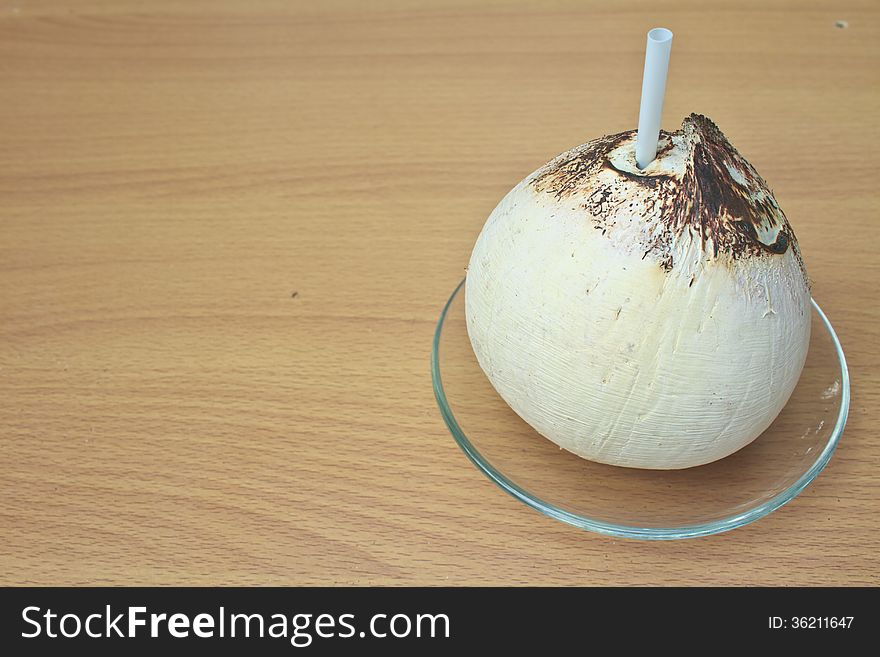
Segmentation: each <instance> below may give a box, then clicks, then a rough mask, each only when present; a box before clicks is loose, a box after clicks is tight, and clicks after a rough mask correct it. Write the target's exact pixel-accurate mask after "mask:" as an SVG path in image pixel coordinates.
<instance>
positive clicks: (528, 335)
mask: <svg viewBox="0 0 880 657" xmlns="http://www.w3.org/2000/svg"><path fill="white" fill-rule="evenodd" d="M635 138H636V133H635V131H630V132H623V133H620V134H617V135H611V136H606V137H602V138H600V139H596V140H594V141H591V142H588V143H586V144H584V145H582V146H579V147H577V148H575V149H573V150H571V151H569V152H567V153H564V154H562V155H560V156H559V157H557V158H556V159H554V160H552V161H551V162H549V163H548V164H547V165H545V166H543V167H542V168H540V169H539V170H538V171H536V172H534V173H533V174H531V175H530V176H528V177H527V178H526V179H525V180H523V181H522V182H521V183H519V184H518V185H517V186H516V187H514V188H513V190H511V191H510V192H509V193H508V194H507V196H505V197H504V199H502V201H501V202H500V203H499V204H498V207H496V208H495V210H494V211H493V212H492V214H491V215H490V216H489V219H488V220H487V221H486V225H485V226H484V227H483V230H482V232H481V234H480V236H479V238H478V240H477V243H476V246H475V247H474V251H473V254H472V256H471V260H470V264H469V267H468V274H467V282H466V287H465V295H466V296H465V305H466V315H467V327H468V334H469V336H470V340H471V344H472V345H473V349H474V352H475V354H476V356H477V360H478V361H479V363H480V366H481V367H482V368H483V370H484V371H485V373H486V375H487V376H488V377H489V380H490V381H491V382H492V385H493V386H494V387H495V389H496V390H497V391H498V393H499V394H500V395H501V397H502V398H503V399H504V400H505V401H506V402H507V403H508V404H509V405H510V407H511V408H512V409H513V410H514V411H515V412H516V413H517V414H518V415H519V416H520V417H522V418H523V419H524V420H525V421H526V422H528V423H529V424H530V425H531V426H532V427H534V428H535V430H537V431H538V432H539V433H540V434H542V435H544V436H546V437H547V438H549V439H550V440H552V441H553V442H554V443H556V444H557V445H559V446H560V447H563V448H565V449H567V450H569V451H571V452H574V453H575V454H577V455H579V456H582V457H584V458H587V459H590V460H593V461H599V462H602V463H610V464H613V465H620V466H629V467H637V468H652V469H674V468H687V467H690V466H696V465H701V464H704V463H709V462H711V461H715V460H717V459H720V458H722V457H724V456H727V455H728V454H731V453H732V452H735V451H736V450H738V449H740V448H742V447H744V446H745V445H747V444H748V443H750V442H751V441H752V440H754V439H755V438H756V437H757V436H758V435H759V434H760V433H761V432H763V431H764V430H765V429H766V428H767V427H768V426H769V425H770V423H771V422H772V421H773V420H774V418H775V417H776V416H777V414H778V413H779V412H780V410H782V407H783V406H784V405H785V403H786V402H787V401H788V398H789V396H790V395H791V392H792V390H793V389H794V387H795V384H796V383H797V380H798V377H799V376H800V373H801V369H802V368H803V365H804V360H805V358H806V354H807V348H808V344H809V339H810V312H811V309H810V291H809V284H808V281H807V276H806V272H805V270H804V265H803V261H802V260H801V256H800V252H799V250H798V245H797V241H796V239H795V236H794V233H793V232H792V230H791V226H790V225H789V223H788V221H787V219H786V218H785V215H784V214H783V212H782V210H781V209H780V208H779V206H778V205H777V203H776V200H775V199H774V198H773V194H772V193H771V191H770V189H769V188H768V187H767V184H766V182H765V181H764V180H763V178H761V177H760V176H759V175H758V173H757V172H756V171H755V169H754V168H753V167H752V166H751V165H750V164H749V163H748V162H747V161H746V160H745V159H744V158H743V157H742V156H741V155H740V154H739V153H738V152H737V151H736V149H735V148H733V146H731V144H730V143H729V142H728V141H727V139H726V138H725V137H724V135H723V134H722V133H721V131H720V130H719V129H718V128H717V127H716V126H715V124H714V123H713V122H712V121H710V120H709V119H707V118H706V117H704V116H700V115H696V114H692V115H691V116H689V117H687V118H686V119H685V120H684V122H683V124H682V127H681V129H680V130H679V131H678V132H674V133H667V132H661V134H660V141H659V145H658V152H657V157H656V159H654V160H653V161H652V162H651V163H650V164H649V165H648V166H647V167H646V168H645V169H639V168H638V166H637V165H636V161H635V155H634V150H635Z"/></svg>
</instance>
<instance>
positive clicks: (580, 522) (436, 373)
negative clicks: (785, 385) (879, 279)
mask: <svg viewBox="0 0 880 657" xmlns="http://www.w3.org/2000/svg"><path fill="white" fill-rule="evenodd" d="M466 280H467V279H466V278H464V279H462V280H461V282H460V283H459V284H458V285H457V286H456V287H455V289H454V290H453V291H452V294H451V295H450V296H449V299H448V300H447V301H446V305H445V306H443V311H442V312H441V313H440V318H439V319H438V320H437V325H436V327H435V329H434V339H433V342H432V346H431V383H432V385H433V388H434V398H435V399H436V401H437V405H438V406H439V407H440V414H441V416H442V417H443V421H444V422H445V423H446V427H447V428H448V429H449V431H450V433H452V437H453V438H454V439H455V442H456V443H458V446H459V447H460V448H461V449H462V451H463V452H464V453H465V455H466V456H467V457H468V459H470V461H471V462H472V463H473V464H474V465H475V466H476V467H477V469H478V470H480V471H481V472H483V474H485V475H486V476H487V477H488V478H489V479H490V480H491V481H492V482H493V483H494V484H496V485H497V486H498V487H499V488H501V489H502V490H503V491H505V492H506V493H508V494H510V495H512V496H513V497H515V498H516V499H518V500H519V501H520V502H523V503H524V504H526V505H527V506H529V507H531V508H532V509H535V510H536V511H539V512H540V513H543V514H544V515H546V516H549V517H551V518H554V519H556V520H560V521H562V522H564V523H567V524H569V525H573V526H575V527H578V528H580V529H584V530H587V531H592V532H595V533H598V534H604V535H606V536H614V537H617V538H632V539H641V540H675V539H683V538H696V537H699V536H709V535H711V534H718V533H721V532H726V531H730V530H731V529H736V528H737V527H742V526H743V525H747V524H749V523H751V522H754V521H756V520H758V519H760V518H763V517H764V516H766V515H768V514H770V513H772V512H773V511H776V510H777V509H779V508H780V507H781V506H783V505H785V504H787V503H788V502H790V501H791V500H793V499H794V498H795V497H797V496H798V495H799V494H800V493H801V492H802V491H803V490H804V489H805V488H806V487H807V486H809V485H810V482H812V481H813V479H815V478H816V476H818V474H819V473H820V472H821V471H822V470H823V469H824V468H825V466H826V465H827V464H828V462H829V461H830V460H831V456H832V454H834V450H835V449H836V448H837V445H838V443H839V442H840V438H841V436H842V434H843V429H844V427H845V426H846V420H847V417H848V415H849V404H850V382H849V370H848V369H847V365H846V357H845V356H844V354H843V347H842V346H841V344H840V340H839V339H838V337H837V333H835V331H834V327H833V326H832V325H831V322H830V321H829V320H828V317H827V316H826V315H825V313H824V312H823V311H822V308H820V307H819V304H818V303H816V300H815V299H813V298H812V297H810V303H811V304H812V306H813V310H815V311H816V313H817V315H818V316H819V319H821V320H822V324H823V326H824V327H825V329H826V330H827V331H828V334H829V336H830V337H831V341H832V343H833V344H834V349H835V352H836V353H837V358H838V362H839V365H840V386H841V399H840V410H839V412H838V414H837V421H836V422H835V425H834V429H833V431H832V432H831V436H830V437H829V439H828V442H827V443H826V445H825V447H824V448H823V449H822V451H821V452H820V453H819V455H818V457H817V458H816V460H815V461H814V462H813V464H812V465H811V466H810V467H809V468H808V469H807V470H806V471H805V472H804V474H802V475H801V476H800V477H799V478H798V480H797V481H796V482H794V483H793V484H792V485H791V486H789V487H788V488H786V489H785V490H784V491H782V492H781V493H778V494H777V495H775V496H774V497H772V498H770V499H769V500H767V501H765V502H763V503H762V504H759V505H758V506H756V507H754V508H752V509H749V510H747V511H744V512H742V513H739V514H736V515H733V516H730V517H727V518H723V519H720V520H715V521H712V522H707V523H699V524H693V525H682V526H679V527H639V526H635V525H623V524H616V523H610V522H605V521H602V520H595V519H592V518H588V517H586V516H582V515H578V514H576V513H572V512H570V511H566V510H564V509H560V508H558V507H557V506H555V505H554V504H551V503H550V502H546V501H544V500H542V499H541V498H539V497H537V496H536V495H534V494H532V493H529V492H528V491H526V490H524V489H523V488H522V487H520V486H519V485H518V484H516V483H515V482H513V481H511V480H510V479H509V478H508V477H507V476H505V475H504V474H503V473H502V472H500V471H499V470H497V469H496V468H495V467H494V466H493V465H492V464H491V463H490V462H489V461H488V460H487V459H486V458H485V457H484V456H483V455H482V454H481V453H480V452H479V450H478V449H477V448H476V447H475V446H474V445H473V444H472V443H471V441H470V439H469V438H468V437H467V435H466V434H465V433H464V431H462V429H461V427H459V425H458V422H457V420H456V419H455V415H454V414H453V412H452V409H451V408H450V407H449V402H448V400H447V399H446V392H445V391H444V389H443V380H442V378H441V374H440V336H441V334H442V332H443V323H444V321H445V320H446V315H447V313H448V312H449V308H450V307H451V305H452V302H453V301H454V300H455V297H456V296H457V295H458V293H459V292H460V291H461V289H462V287H463V286H464V284H465V281H466Z"/></svg>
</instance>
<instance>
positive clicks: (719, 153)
mask: <svg viewBox="0 0 880 657" xmlns="http://www.w3.org/2000/svg"><path fill="white" fill-rule="evenodd" d="M635 134H636V133H635V131H634V130H630V131H627V132H621V133H618V134H616V135H608V136H605V137H601V138H599V139H596V140H594V141H591V142H588V143H587V144H584V145H583V146H579V147H577V148H575V149H573V150H571V151H569V152H567V153H564V154H562V155H560V156H559V157H557V158H556V159H554V160H553V161H551V162H550V163H548V164H547V165H546V166H545V167H544V168H543V169H541V170H539V171H538V173H537V174H536V175H535V177H534V178H533V179H532V180H531V185H532V186H533V188H534V189H535V190H536V191H537V192H543V193H547V194H551V195H553V196H554V197H555V198H556V199H558V200H562V199H566V200H569V199H572V198H574V199H581V200H582V203H581V204H582V207H583V208H584V209H585V210H587V211H589V212H590V214H591V215H592V217H593V218H594V221H595V223H596V228H599V229H601V230H602V233H603V235H604V234H605V233H606V232H608V231H609V230H610V231H612V232H613V229H614V227H615V226H616V225H618V224H619V223H620V221H628V220H629V219H630V218H631V217H632V210H631V206H633V205H635V203H638V204H639V205H641V206H643V207H644V208H645V209H646V217H645V219H646V220H647V221H649V222H650V221H652V220H654V221H658V222H660V223H661V227H660V230H656V231H653V232H652V235H653V237H651V238H648V237H646V238H645V241H644V243H643V244H642V245H641V248H643V249H644V253H645V256H644V257H647V256H648V255H651V256H652V257H653V258H654V259H655V260H656V261H657V262H658V263H659V264H660V266H661V267H662V268H663V269H664V270H666V271H671V270H672V268H673V265H674V250H673V245H674V244H675V243H676V242H677V241H678V240H679V239H680V238H681V237H683V236H684V234H685V232H686V231H690V232H691V233H692V234H693V235H694V236H695V237H698V238H699V239H700V243H701V244H702V246H703V252H704V254H706V256H708V257H710V258H718V257H719V256H726V257H729V258H730V259H732V260H737V259H740V258H747V257H766V256H772V255H781V254H783V253H785V252H786V251H787V250H788V249H789V248H792V249H793V251H794V254H795V256H796V258H797V260H798V263H799V265H800V267H801V270H802V271H803V261H802V260H801V257H800V252H799V250H798V248H797V240H796V239H795V236H794V233H793V232H792V230H791V226H790V225H789V223H788V220H787V219H786V217H785V214H784V213H783V212H782V210H781V209H780V208H779V205H778V204H777V203H776V199H775V198H774V197H773V193H772V192H771V191H770V188H769V187H768V186H767V183H766V181H765V180H764V179H763V178H761V176H760V175H758V172H757V171H755V169H754V167H752V165H751V164H749V163H748V162H747V161H746V159H745V158H743V157H742V156H741V155H740V154H739V152H738V151H737V150H736V148H734V147H733V145H732V144H731V143H730V142H729V141H728V140H727V138H726V137H725V136H724V135H723V134H722V132H721V131H720V130H719V129H718V127H717V126H716V125H715V124H714V123H713V122H712V121H711V120H710V119H708V118H706V117H705V116H702V115H699V114H691V115H690V116H688V117H687V118H686V119H685V120H684V121H683V122H682V126H681V129H680V130H678V131H677V132H674V133H668V132H665V131H661V133H660V136H661V149H660V150H659V151H658V154H657V158H658V160H659V159H662V158H663V157H664V156H665V155H667V154H668V153H669V152H670V151H671V150H672V149H673V147H674V146H676V145H678V146H681V147H683V148H684V149H685V167H684V172H683V173H680V174H671V173H658V172H656V170H655V171H654V172H652V173H641V172H640V171H639V170H638V169H637V168H635V166H633V167H632V170H629V171H627V170H624V169H621V168H620V167H616V166H614V164H612V162H611V161H610V159H609V155H610V154H611V153H612V152H613V151H614V150H615V149H617V148H618V147H620V146H621V145H623V144H625V143H626V142H631V143H632V144H633V148H634V145H635ZM603 170H607V171H612V172H614V173H615V174H616V175H614V176H607V175H600V174H601V173H602V172H603ZM761 235H765V236H766V235H774V236H775V239H774V241H773V242H772V243H766V242H764V241H762V239H761Z"/></svg>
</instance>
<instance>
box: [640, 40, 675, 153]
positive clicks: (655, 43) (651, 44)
mask: <svg viewBox="0 0 880 657" xmlns="http://www.w3.org/2000/svg"><path fill="white" fill-rule="evenodd" d="M671 49H672V32H670V31H669V30H667V29H666V28H665V27H655V28H654V29H653V30H651V31H650V32H648V45H647V46H646V47H645V72H644V74H643V76H642V104H641V105H640V106H639V133H638V136H637V137H636V163H637V164H638V165H639V168H640V169H644V168H645V167H646V166H648V165H649V164H650V163H651V162H652V161H653V160H654V157H655V156H656V155H657V140H658V139H659V138H660V117H661V116H662V114H663V96H664V94H665V93H666V74H667V73H668V72H669V51H670V50H671Z"/></svg>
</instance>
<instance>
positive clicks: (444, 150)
mask: <svg viewBox="0 0 880 657" xmlns="http://www.w3.org/2000/svg"><path fill="white" fill-rule="evenodd" d="M837 20H846V21H848V27H847V28H845V29H841V28H838V27H835V21H837ZM655 25H665V26H668V27H670V28H672V29H673V30H674V31H675V33H676V37H675V47H674V50H673V55H672V68H671V79H670V83H669V88H668V93H667V105H666V110H665V121H664V127H667V128H670V129H674V128H675V127H676V126H677V125H678V123H679V122H680V120H681V118H682V117H683V116H684V115H686V114H687V113H689V112H691V111H699V112H702V113H705V114H707V115H709V116H711V117H712V118H713V119H715V121H716V122H717V123H718V124H719V125H720V126H721V128H722V129H723V130H724V131H725V132H726V134H727V135H728V136H729V137H730V138H731V140H732V141H733V142H734V143H735V144H736V145H737V146H738V148H739V149H740V151H741V152H742V153H744V154H745V155H746V156H747V157H748V158H749V159H750V160H751V161H752V163H753V164H755V166H756V167H757V168H758V170H759V171H760V172H761V173H762V174H763V175H764V177H765V178H767V179H768V180H769V181H770V182H771V184H772V185H773V187H774V189H775V191H776V193H777V196H778V199H779V201H780V203H781V205H782V206H783V208H785V210H786V212H787V214H788V216H789V218H790V219H791V221H792V222H793V224H794V226H795V229H796V231H797V235H798V237H799V240H800V243H801V247H802V249H803V252H804V254H805V258H806V261H807V265H808V267H809V271H810V274H811V276H812V278H813V279H814V285H815V287H814V294H815V296H816V298H817V299H818V300H819V301H820V303H821V304H822V306H823V307H824V308H825V310H826V311H827V313H828V315H829V316H830V317H831V319H832V321H833V322H834V324H835V326H836V327H837V330H838V332H839V334H840V338H841V340H842V342H843V345H844V347H845V349H846V353H847V355H848V357H849V364H850V368H851V373H852V378H853V404H852V411H851V415H850V420H849V425H848V427H847V430H846V433H845V436H844V438H843V442H842V444H841V446H840V449H839V450H838V452H837V454H836V455H835V456H834V458H833V460H832V462H831V464H830V466H829V467H828V469H827V470H826V471H825V472H823V473H822V475H821V476H820V477H819V478H818V479H817V480H816V481H815V482H814V484H813V485H811V486H810V487H809V489H808V490H807V491H805V492H804V493H803V494H802V495H801V496H800V497H799V498H797V499H796V500H795V501H794V502H792V503H791V504H789V505H788V506H786V507H784V508H783V509H782V510H780V511H778V512H776V513H774V514H772V515H771V516H769V517H767V518H765V519H763V520H761V521H759V522H757V523H755V524H753V525H750V526H748V527H745V528H742V529H739V530H736V531H733V532H731V533H727V534H723V535H719V536H714V537H709V538H704V539H698V540H691V541H685V542H673V543H660V544H655V543H640V542H634V541H621V540H612V539H609V538H604V537H601V536H597V535H593V534H590V533H586V532H583V531H578V530H576V529H573V528H571V527H568V526H566V525H563V524H560V523H558V522H555V521H553V520H550V519H548V518H545V517H543V516H541V515H539V514H537V513H536V512H534V511H531V510H529V509H527V508H526V507H525V506H523V505H522V504H520V503H519V502H516V501H515V500H513V499H512V498H510V497H508V496H507V495H505V494H504V493H502V492H501V491H500V490H498V489H497V488H495V486H493V485H492V484H491V483H490V482H489V481H488V480H487V479H486V478H484V477H483V476H482V475H481V474H480V473H478V472H477V471H476V470H475V469H474V468H473V467H472V466H471V465H470V464H469V463H468V461H467V460H466V459H465V457H464V455H463V454H462V453H461V452H460V451H459V449H458V447H457V446H456V445H455V443H454V442H453V440H452V438H451V437H450V436H449V434H448V432H447V430H446V428H445V426H444V425H443V422H442V421H441V419H440V416H439V413H438V411H437V409H436V406H435V403H434V399H433V395H432V390H431V384H430V374H429V352H430V343H431V336H432V332H433V329H434V323H435V320H436V319H437V315H438V313H439V311H440V309H441V307H442V305H443V303H444V302H445V300H446V298H447V296H448V294H449V293H450V291H451V290H452V288H453V287H454V286H455V285H456V283H457V282H458V281H459V279H460V278H461V277H462V275H463V271H464V266H465V264H466V262H467V258H468V255H469V252H470V248H471V246H472V244H473V241H474V239H475V237H476V235H477V233H478V231H479V229H480V227H481V225H482V223H483V220H484V218H485V217H486V215H487V214H488V213H489V211H490V210H491V209H492V207H493V206H494V204H495V203H496V202H497V201H498V199H499V198H500V197H501V196H502V195H503V194H504V193H505V192H506V191H507V189H509V188H510V187H511V186H512V185H513V184H514V183H516V182H517V181H518V180H519V179H520V178H522V177H523V176H524V175H526V174H527V173H529V172H530V171H532V170H533V169H534V168H535V167H537V166H538V165H540V164H541V163H543V162H544V161H545V160H547V159H549V158H550V157H551V156H553V155H555V154H556V153H558V152H560V151H562V150H564V149H567V148H569V147H571V146H573V145H575V144H578V143H581V142H583V141H586V140H587V139H588V138H591V137H594V136H598V135H601V134H605V133H610V132H616V131H620V130H624V129H629V128H632V127H635V123H636V114H637V108H638V93H639V88H640V76H641V66H642V57H643V46H644V33H645V31H646V30H647V29H648V28H650V27H652V26H655ZM878 44H880V8H878V5H877V3H875V2H869V1H867V0H866V1H863V2H858V1H853V0H846V1H843V2H832V1H831V0H822V1H816V0H807V1H797V2H795V1H791V2H763V1H761V2H758V1H757V0H754V1H740V2H736V3H729V2H725V3H718V4H717V5H713V4H709V3H705V2H698V1H697V0H675V1H656V0H651V1H650V2H648V1H646V2H634V3H623V2H621V3H616V2H615V3H609V2H582V1H577V2H574V1H572V2H569V1H567V0H566V1H557V2H545V3H537V2H534V3H533V2H503V3H502V2H472V1H471V0H460V1H458V2H445V3H437V2H432V3H414V2H403V1H395V2H392V1H389V2H378V3H362V2H356V1H355V0H352V1H350V2H349V1H346V2H342V1H339V2H336V1H334V2H319V3H313V2H300V3H289V2H281V1H279V2H251V1H245V0H241V1H227V2H209V1H207V0H205V1H201V2H177V1H167V2H149V3H142V2H133V1H132V2H123V1H117V0H112V1H110V0H108V1H106V2H93V1H83V2H77V3H69V4H68V3H58V2H36V1H29V2H25V1H23V0H21V1H19V2H14V1H11V0H4V1H3V2H0V154H2V157H0V455H2V457H0V458H2V465H0V500H2V503H0V527H2V540H0V582H2V583H5V584H13V583H17V584H110V583H113V584H156V583H163V584H171V583H186V584H196V583H199V584H233V583H235V584H270V583H272V584H307V583H308V584H328V583H329V584H336V583H340V584H371V583H380V584H482V583H488V584H606V583H611V584H832V583H833V584H878V583H880V578H878V549H880V540H878V539H880V534H878V530H880V513H878V512H880V501H878V474H877V473H878V461H880V449H878V448H880V440H878V433H880V429H878V426H880V413H878V408H877V405H878V401H880V371H878V366H880V355H878V354H880V347H878V345H880V309H878V303H877V302H878V287H880V285H878V282H877V279H878V276H880V266H878V256H877V249H878V246H880V239H878V232H877V231H878V228H877V227H878V224H880V217H878V210H880V203H878V196H877V173H876V172H877V166H876V164H875V163H874V162H873V159H874V152H875V151H876V148H877V146H878V144H880V130H878V127H877V126H878V121H877V116H878V114H880V103H878V82H880V78H878V75H880V74H878V71H880V51H878Z"/></svg>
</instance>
